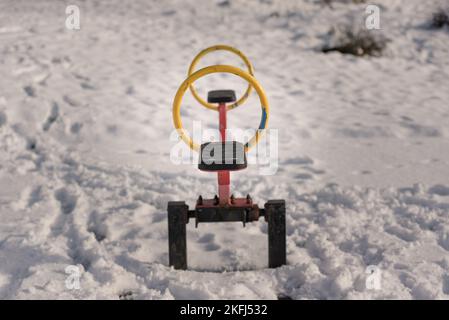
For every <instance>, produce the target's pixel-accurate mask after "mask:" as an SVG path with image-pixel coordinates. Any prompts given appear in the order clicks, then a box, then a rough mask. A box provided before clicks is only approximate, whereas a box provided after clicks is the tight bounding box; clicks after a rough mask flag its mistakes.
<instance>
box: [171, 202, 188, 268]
mask: <svg viewBox="0 0 449 320" xmlns="http://www.w3.org/2000/svg"><path fill="white" fill-rule="evenodd" d="M188 210H189V207H188V206H187V205H186V204H185V202H184V201H170V202H169V203H168V209H167V211H168V264H169V265H170V266H173V267H174V268H175V269H182V270H186V269H187V235H186V224H187V219H188Z"/></svg>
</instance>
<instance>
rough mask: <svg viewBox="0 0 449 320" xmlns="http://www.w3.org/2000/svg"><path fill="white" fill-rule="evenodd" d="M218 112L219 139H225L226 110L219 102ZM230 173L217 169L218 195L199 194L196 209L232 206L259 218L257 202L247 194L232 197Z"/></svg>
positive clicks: (223, 104) (254, 217)
mask: <svg viewBox="0 0 449 320" xmlns="http://www.w3.org/2000/svg"><path fill="white" fill-rule="evenodd" d="M218 114H219V118H218V120H219V129H220V139H221V141H223V142H224V141H226V129H227V117H226V116H227V110H226V104H225V103H220V104H219V105H218ZM230 175H231V173H230V171H229V170H219V171H217V180H218V197H217V196H215V198H213V199H203V198H202V197H201V196H200V197H199V198H198V201H197V203H196V209H207V208H209V209H212V208H231V207H232V208H234V209H244V210H248V211H249V212H251V219H258V218H259V208H258V206H257V204H254V203H253V201H252V199H251V198H250V197H249V195H248V196H247V197H246V198H234V197H233V196H231V191H230V182H231V177H230Z"/></svg>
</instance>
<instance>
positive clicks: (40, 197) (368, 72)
mask: <svg viewBox="0 0 449 320" xmlns="http://www.w3.org/2000/svg"><path fill="white" fill-rule="evenodd" d="M377 2H378V3H379V4H380V5H381V27H382V30H380V31H373V32H379V33H382V34H384V35H385V36H386V37H387V38H389V39H390V42H389V43H388V45H387V51H386V52H385V54H384V55H383V56H382V57H378V58H370V57H363V58H359V57H353V56H347V55H341V54H340V53H329V54H323V53H321V52H320V49H321V48H322V47H324V46H325V45H328V44H329V43H332V41H335V39H333V38H332V34H331V33H329V31H330V30H331V29H332V28H333V27H336V26H339V25H342V24H348V23H352V24H355V25H357V23H359V22H358V21H359V20H361V19H363V17H364V12H365V6H366V4H359V5H356V4H347V3H346V4H345V3H340V2H337V3H334V4H333V5H332V7H328V6H325V5H322V4H320V3H319V1H306V0H303V1H294V2H293V1H292V2H286V1H280V0H272V1H256V0H251V1H243V0H231V1H228V2H226V3H228V4H226V3H222V2H213V1H202V2H199V1H193V0H188V1H180V0H171V1H164V2H161V1H153V2H150V1H143V0H139V1H130V2H127V3H123V2H122V1H98V0H97V1H82V2H79V4H78V5H79V7H80V10H81V30H79V31H70V30H67V29H65V27H64V21H65V17H66V15H65V6H66V5H68V4H67V3H65V2H64V1H56V0H54V1H53V0H45V1H44V0H42V1H25V0H20V1H6V0H4V1H2V2H1V4H0V43H1V46H0V47H1V55H0V70H1V74H2V75H3V76H2V77H1V78H0V88H1V90H0V186H1V189H0V221H1V224H0V298H2V299H277V297H279V296H287V297H290V298H292V299H448V298H449V181H448V178H447V177H448V176H449V160H448V159H449V142H448V137H449V131H448V128H447V124H448V121H449V111H448V109H447V101H449V90H447V88H448V78H449V60H448V59H447V57H448V56H449V46H448V37H449V33H448V30H447V29H442V30H430V29H429V28H427V27H426V26H427V23H428V21H429V17H431V14H432V12H433V11H435V10H436V9H437V8H439V7H440V6H444V5H445V2H444V1H426V2H423V1H418V0H407V1H405V0H395V1H386V0H379V1H377ZM217 43H226V44H230V45H233V46H236V47H237V48H239V49H240V50H242V51H243V52H245V54H246V55H247V56H248V57H249V58H250V60H251V61H252V62H253V64H254V66H255V75H256V77H257V79H258V80H259V81H260V83H261V84H262V85H263V87H264V89H265V90H266V92H267V94H268V99H269V101H270V106H271V118H270V124H269V126H270V127H271V128H275V129H278V130H279V168H278V170H277V172H276V174H275V175H271V176H267V175H260V174H259V168H258V166H257V165H252V166H250V167H249V168H248V169H247V170H246V171H244V172H240V173H236V174H233V175H232V179H233V180H232V188H233V189H234V190H235V193H236V195H240V196H241V195H246V194H247V193H250V194H251V195H252V197H253V199H254V200H255V201H256V202H258V203H259V205H261V204H263V203H264V202H265V201H267V200H269V199H275V198H284V199H285V200H286V203H287V260H288V265H286V266H283V267H281V268H278V269H267V268H266V264H267V235H266V233H267V230H266V224H265V223H264V222H263V221H260V222H258V223H250V224H248V225H247V226H246V227H245V228H243V227H242V225H241V224H240V223H227V224H213V225H211V224H200V225H199V227H198V229H195V227H194V223H192V222H190V223H189V224H188V228H187V231H188V257H189V270H188V271H175V270H173V269H171V268H169V267H168V253H167V251H168V248H167V220H166V207H167V202H168V201H170V200H185V201H186V202H187V203H188V204H189V205H190V206H193V204H194V201H195V199H196V198H197V196H198V195H199V193H201V194H202V195H203V196H206V197H209V196H213V194H214V193H215V188H216V186H215V177H214V176H213V175H210V174H207V173H202V172H199V171H198V170H196V169H195V166H194V165H175V164H173V163H171V162H170V148H171V147H172V146H173V145H174V142H172V141H170V133H171V132H172V130H173V127H172V120H171V104H172V99H173V97H174V94H175V92H176V90H177V87H178V86H179V84H180V83H181V82H182V81H183V80H184V78H185V76H186V72H187V68H188V64H189V63H190V61H191V60H192V59H193V57H194V56H195V54H196V53H197V52H198V51H199V50H201V49H203V48H205V47H208V46H210V45H213V44H217ZM224 61H225V62H226V63H229V64H234V65H240V66H241V67H243V65H242V64H241V62H240V61H239V60H238V58H236V57H233V56H232V55H230V54H227V53H216V54H213V55H210V56H207V57H205V59H204V61H203V62H202V63H201V66H206V65H208V64H212V63H217V62H220V63H223V62H224ZM201 66H200V67H201ZM197 88H198V91H199V92H200V94H201V95H202V96H204V95H205V94H206V91H207V90H212V89H223V88H225V89H228V88H230V89H235V90H236V91H237V94H238V95H239V94H241V93H243V91H244V90H245V88H246V84H244V83H243V82H242V81H240V80H239V79H234V78H232V77H223V76H220V75H211V76H209V77H208V78H207V80H205V79H201V80H199V81H198V83H197ZM257 104H258V99H257V97H256V96H255V95H253V96H251V98H250V99H249V101H248V102H247V104H245V105H244V106H241V107H239V108H238V109H236V110H234V111H232V112H231V113H230V115H229V121H228V123H229V124H230V125H232V126H233V127H240V128H245V129H248V128H253V127H256V126H257V125H258V122H259V119H260V114H259V112H260V108H259V106H258V105H257ZM182 110H183V114H182V116H183V120H184V122H185V125H186V128H187V129H188V130H191V129H192V125H193V124H192V121H193V120H199V121H202V124H203V125H204V126H205V127H207V128H213V127H214V126H215V125H216V118H215V117H214V115H213V114H212V112H211V111H210V110H206V109H205V108H202V107H200V106H198V105H197V103H196V102H195V101H194V100H193V98H192V97H191V95H190V94H189V93H187V94H186V96H185V103H184V105H183V109H182ZM71 265H73V266H76V267H77V269H78V270H79V271H80V276H81V278H80V282H79V283H80V289H79V290H77V289H68V288H67V285H66V281H67V278H68V276H69V274H68V273H67V272H66V268H67V266H71ZM372 266H375V267H374V268H375V269H370V268H373V267H372ZM370 270H377V271H376V272H380V275H381V282H380V288H379V290H375V289H369V288H368V286H367V280H368V279H369V277H370V273H371V271H370Z"/></svg>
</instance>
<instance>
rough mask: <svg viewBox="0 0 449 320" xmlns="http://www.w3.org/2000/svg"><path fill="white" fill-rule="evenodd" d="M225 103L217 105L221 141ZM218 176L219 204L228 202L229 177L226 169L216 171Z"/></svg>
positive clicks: (225, 126) (224, 121)
mask: <svg viewBox="0 0 449 320" xmlns="http://www.w3.org/2000/svg"><path fill="white" fill-rule="evenodd" d="M226 111H227V110H226V104H225V103H220V104H219V105H218V113H219V128H220V138H221V141H226V128H227V124H226ZM217 177H218V199H219V204H220V205H221V206H224V205H227V204H229V197H230V196H231V195H230V186H229V185H230V183H231V177H230V173H229V171H228V170H220V171H218V173H217Z"/></svg>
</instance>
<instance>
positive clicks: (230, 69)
mask: <svg viewBox="0 0 449 320" xmlns="http://www.w3.org/2000/svg"><path fill="white" fill-rule="evenodd" d="M217 50H225V51H229V52H232V53H234V54H236V55H238V56H239V57H240V58H241V59H242V60H243V61H244V63H245V65H246V66H247V67H248V72H245V71H243V70H242V69H240V68H237V67H234V66H230V65H213V66H209V67H205V68H203V69H200V70H198V71H194V69H195V66H196V65H197V63H198V61H199V60H200V59H201V58H202V57H203V56H204V55H206V54H208V53H210V52H213V51H217ZM213 73H230V74H234V75H237V76H239V77H240V78H242V79H244V80H246V81H247V82H248V87H247V89H246V92H245V94H244V95H243V96H242V97H241V98H240V99H238V100H237V99H236V96H235V92H234V91H233V90H214V91H209V92H208V97H207V102H206V101H204V100H203V99H202V98H201V97H200V96H199V95H198V93H197V91H196V90H195V87H194V86H193V83H194V82H195V81H196V80H198V79H199V78H202V77H204V76H206V75H208V74H213ZM188 88H190V91H191V93H192V94H193V96H194V97H195V99H196V100H197V101H198V102H199V103H200V104H201V105H203V106H204V107H206V108H208V109H211V110H214V111H217V112H218V120H219V129H220V138H221V141H219V142H207V143H203V144H201V145H199V144H197V143H196V142H194V141H193V140H192V139H191V138H190V137H189V136H188V134H187V133H186V132H185V130H184V128H183V126H182V121H181V113H180V109H181V102H182V98H183V96H184V93H185V92H186V91H187V89H188ZM253 89H255V90H256V92H257V94H258V96H259V100H260V104H261V108H262V117H261V121H260V125H259V128H258V130H257V131H256V134H255V135H254V136H253V137H252V138H251V139H250V140H249V141H248V142H246V143H245V144H243V143H241V142H237V141H227V140H226V127H227V124H226V113H227V112H228V111H230V110H233V109H234V108H236V107H238V106H240V105H241V104H243V102H245V100H246V99H247V98H248V97H249V95H250V93H251V91H252V90H253ZM269 111H270V109H269V105H268V101H267V97H266V95H265V92H264V90H263V88H262V86H261V85H260V84H259V82H258V81H257V80H256V78H255V77H254V70H253V67H252V65H251V62H250V61H249V60H248V58H247V57H246V56H245V55H244V54H243V53H242V52H240V51H239V50H237V49H235V48H233V47H230V46H226V45H216V46H212V47H209V48H207V49H204V50H203V51H201V52H200V53H199V54H198V55H197V56H196V57H195V58H194V59H193V61H192V63H191V65H190V68H189V71H188V77H187V79H185V80H184V82H183V83H182V84H181V86H180V87H179V89H178V91H177V92H176V95H175V98H174V102H173V123H174V126H175V128H176V129H177V132H178V134H179V137H180V139H182V140H183V141H184V142H185V143H186V144H187V145H188V146H189V147H190V148H191V149H193V150H195V151H197V152H199V161H198V169H200V170H203V171H207V172H213V173H216V174H217V177H218V195H215V197H214V198H211V199H203V197H202V196H201V195H200V196H199V197H198V199H197V200H196V206H195V208H194V209H193V210H189V207H188V206H187V205H186V204H185V202H184V201H170V202H169V203H168V242H169V247H168V248H169V249H168V250H169V265H170V266H173V267H174V268H175V269H187V239H186V238H187V237H186V224H187V223H188V222H189V219H190V218H193V219H195V226H198V224H199V223H205V222H230V221H241V222H243V226H245V223H247V222H252V221H257V220H259V218H260V217H264V218H265V221H266V222H267V223H268V267H269V268H276V267H279V266H281V265H284V264H285V263H286V234H285V201H284V200H270V201H268V202H267V203H265V205H264V207H263V208H259V207H258V205H257V204H255V203H253V200H252V199H251V196H250V195H248V196H246V197H245V198H235V197H234V196H233V195H232V194H231V192H230V186H229V185H230V172H231V171H236V170H242V169H245V168H246V166H247V159H246V153H247V152H248V151H249V150H250V149H251V147H253V146H255V145H256V144H257V143H258V141H259V139H260V138H261V136H262V134H263V132H264V130H265V129H266V128H267V124H268V119H269Z"/></svg>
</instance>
